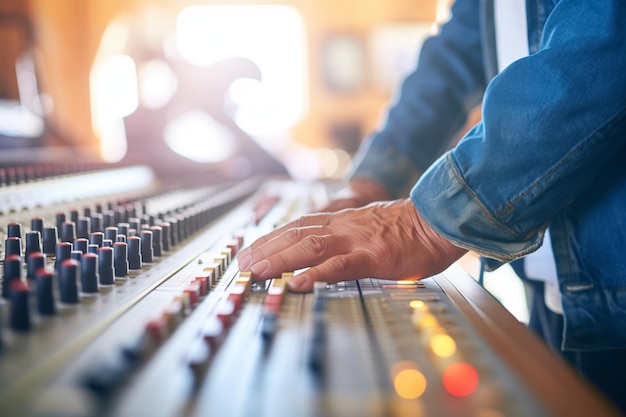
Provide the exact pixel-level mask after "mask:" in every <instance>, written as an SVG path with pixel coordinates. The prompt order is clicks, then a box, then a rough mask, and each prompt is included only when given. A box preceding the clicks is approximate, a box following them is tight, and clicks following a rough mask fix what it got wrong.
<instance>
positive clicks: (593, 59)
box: [411, 0, 626, 261]
mask: <svg viewBox="0 0 626 417" xmlns="http://www.w3.org/2000/svg"><path fill="white" fill-rule="evenodd" d="M624 22H626V3H625V2H623V1H621V0H611V1H609V0H603V1H600V2H584V1H576V0H560V1H559V2H558V3H557V4H556V5H555V7H554V8H553V9H552V11H551V13H550V14H549V16H548V17H547V19H546V21H545V24H543V26H542V28H540V29H543V35H542V37H541V43H540V44H539V47H538V49H537V51H536V52H534V53H532V54H531V55H530V56H528V57H525V58H522V59H520V60H518V61H516V62H514V63H513V64H511V65H510V66H509V67H507V68H506V69H505V70H504V71H503V72H502V73H500V74H499V75H498V76H496V77H495V78H494V79H493V80H492V82H491V83H490V85H489V86H488V88H487V90H486V92H485V96H484V99H483V119H482V122H481V123H479V124H478V125H476V126H475V127H474V128H472V129H471V130H470V131H469V132H468V133H467V134H466V135H465V137H464V138H463V139H462V141H461V142H460V143H459V144H458V145H457V147H456V148H455V149H453V150H451V151H449V152H448V153H447V154H446V155H444V156H443V157H441V158H440V159H439V160H438V161H437V162H436V163H435V164H433V165H432V166H431V167H430V168H429V170H428V171H427V172H426V173H425V174H424V175H423V176H422V178H421V179H420V181H419V182H418V183H417V184H416V185H415V187H414V188H413V190H412V191H411V199H412V201H413V203H414V204H415V206H416V207H417V209H418V210H419V211H420V213H421V214H422V216H424V218H425V220H426V221H427V222H428V223H429V224H430V225H431V226H432V227H433V228H435V230H437V231H438V232H439V233H441V234H442V235H443V236H445V237H446V238H448V239H449V240H450V241H452V242H453V243H455V244H457V245H458V246H461V247H464V248H467V249H470V250H474V251H476V252H478V253H480V254H482V255H485V256H488V257H492V258H494V259H498V260H501V261H510V260H512V259H516V258H518V257H520V256H522V255H524V254H526V253H529V252H532V251H533V250H535V249H536V248H537V247H538V246H539V245H540V244H541V240H542V236H543V230H545V228H546V227H547V225H548V224H549V222H550V219H551V218H553V217H554V216H555V214H556V213H557V212H558V211H559V210H561V209H563V208H564V207H565V206H567V205H568V204H569V203H571V202H572V201H574V200H575V199H576V198H577V196H578V195H580V194H581V193H582V192H583V191H584V190H585V189H586V188H587V187H589V185H590V184H591V183H592V182H593V180H594V178H595V177H597V175H598V174H599V173H600V172H601V171H602V169H603V167H604V166H606V165H608V163H609V161H610V160H611V158H613V157H614V155H615V154H616V153H617V151H618V150H619V149H621V148H623V147H624V146H625V144H626V127H625V126H626V77H624V69H625V68H626V26H625V25H624Z"/></svg>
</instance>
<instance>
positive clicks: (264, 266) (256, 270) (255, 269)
mask: <svg viewBox="0 0 626 417" xmlns="http://www.w3.org/2000/svg"><path fill="white" fill-rule="evenodd" d="M270 266H271V265H270V261H268V260H267V259H264V260H262V261H261V262H257V263H255V264H254V265H252V266H251V267H250V271H252V273H253V274H254V275H256V276H259V275H261V276H262V275H263V274H264V273H265V272H266V271H267V270H268V269H270Z"/></svg>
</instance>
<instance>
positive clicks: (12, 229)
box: [7, 223, 22, 239]
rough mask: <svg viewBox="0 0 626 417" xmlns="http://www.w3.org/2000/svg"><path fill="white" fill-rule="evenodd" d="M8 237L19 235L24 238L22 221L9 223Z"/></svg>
mask: <svg viewBox="0 0 626 417" xmlns="http://www.w3.org/2000/svg"><path fill="white" fill-rule="evenodd" d="M7 237H19V238H20V239H21V238H22V225H21V223H9V224H8V225H7Z"/></svg>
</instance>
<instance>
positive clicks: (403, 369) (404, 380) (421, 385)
mask: <svg viewBox="0 0 626 417" xmlns="http://www.w3.org/2000/svg"><path fill="white" fill-rule="evenodd" d="M391 375H392V378H393V387H394V389H395V391H396V394H398V396H399V397H400V398H404V399H406V400H413V399H416V398H420V397H421V396H422V395H423V394H424V392H425V391H426V387H427V383H426V377H425V376H424V374H422V373H421V372H420V371H419V369H418V367H417V364H415V363H414V362H411V361H401V362H397V363H395V364H394V365H393V367H392V368H391Z"/></svg>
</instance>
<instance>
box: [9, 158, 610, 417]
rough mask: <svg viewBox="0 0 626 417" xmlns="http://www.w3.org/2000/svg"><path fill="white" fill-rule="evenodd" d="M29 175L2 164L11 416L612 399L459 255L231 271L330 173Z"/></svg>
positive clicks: (580, 404) (545, 407) (585, 406)
mask: <svg viewBox="0 0 626 417" xmlns="http://www.w3.org/2000/svg"><path fill="white" fill-rule="evenodd" d="M29 172H30V171H28V170H23V171H21V174H20V172H17V174H16V171H11V172H9V173H7V172H3V173H2V175H0V182H3V183H4V184H2V186H0V210H1V212H0V221H2V222H3V224H4V225H6V228H3V229H4V230H2V231H0V237H1V240H0V242H2V254H1V255H0V257H1V259H2V301H1V303H2V304H1V310H0V312H1V317H0V416H2V417H20V416H35V417H57V416H59V417H60V416H63V417H74V416H77V417H78V416H81V417H82V416H84V417H90V416H93V417H100V416H124V417H125V416H128V417H136V416H153V417H159V416H162V417H174V416H198V417H199V416H268V417H270V416H271V417H280V416H285V417H294V416H310V417H313V416H359V417H361V416H399V417H401V416H417V417H420V416H439V417H442V416H459V417H466V416H467V417H470V416H472V417H504V416H520V417H521V416H533V417H541V416H546V417H547V416H567V417H572V416H585V417H587V416H590V415H593V416H601V415H602V416H611V415H614V414H613V413H612V411H611V409H610V408H608V406H607V405H606V404H605V402H604V401H603V400H602V399H601V398H599V397H598V396H597V395H596V394H595V393H594V392H592V391H591V390H590V389H589V388H588V387H587V386H586V385H584V384H583V383H582V382H581V381H580V380H579V379H578V378H576V377H575V376H574V373H573V372H572V371H571V370H570V369H569V368H567V367H566V366H565V365H564V364H563V363H562V362H560V361H559V360H558V359H557V358H556V357H555V356H553V355H552V354H551V353H550V352H549V351H548V350H547V349H546V348H545V347H544V346H543V345H542V344H541V343H540V342H539V341H538V340H537V339H535V338H534V337H533V336H532V335H531V334H530V333H529V332H528V331H527V330H526V329H525V327H524V326H523V325H522V324H520V323H519V322H517V321H516V320H515V319H514V318H513V317H512V316H511V315H510V314H508V313H507V312H506V310H504V308H503V307H502V306H501V305H500V304H499V303H498V302H497V301H496V300H495V299H493V298H492V297H491V296H490V295H489V294H488V293H487V292H486V291H484V290H483V289H482V288H481V287H480V286H479V285H478V284H477V283H476V282H475V281H474V280H473V279H472V278H470V277H469V276H468V275H467V274H466V273H465V272H464V271H463V270H462V269H461V268H459V267H457V266H453V267H451V268H450V269H449V270H447V271H445V272H444V273H442V274H440V275H437V276H434V277H431V278H428V279H425V280H422V281H414V280H409V281H400V282H394V281H384V280H379V279H361V280H358V281H352V282H341V283H339V284H334V285H325V284H324V283H318V284H317V285H316V287H315V290H314V291H313V292H312V293H309V294H293V293H289V292H288V291H287V290H286V286H285V284H286V282H287V281H288V280H289V279H290V277H291V276H293V273H294V272H295V273H297V271H288V272H285V273H284V274H282V275H281V276H277V277H275V278H274V279H272V280H269V281H267V282H253V281H252V280H251V278H250V276H249V275H248V274H247V273H246V272H244V271H239V270H238V267H237V262H236V259H235V255H236V253H237V251H238V250H240V249H241V248H242V247H243V246H244V245H246V244H248V243H250V242H252V241H253V240H254V239H255V238H256V237H258V236H260V235H262V234H264V233H266V232H268V231H270V230H272V228H274V227H275V226H276V225H277V224H281V223H283V222H285V221H287V220H288V219H290V218H293V217H294V216H297V215H298V214H301V213H303V212H306V211H307V210H309V209H310V208H311V207H312V204H313V203H314V202H316V201H320V200H322V199H324V198H325V188H324V187H323V186H322V185H321V184H296V183H294V182H292V181H288V180H264V181H261V180H254V179H251V180H244V181H237V182H233V183H226V182H219V183H216V184H210V185H201V186H197V185H196V186H192V185H187V186H181V185H176V186H172V185H168V186H164V185H163V184H160V183H159V182H158V181H157V180H156V179H155V178H154V176H153V175H152V172H151V170H150V169H149V168H146V167H141V166H135V167H125V168H115V169H103V170H90V171H82V172H80V173H74V174H72V173H69V172H63V173H60V172H57V171H53V172H52V173H46V175H45V176H43V177H41V178H39V177H32V176H30V177H29V176H26V174H28V173H29ZM18 174H20V175H22V177H24V178H23V179H22V180H19V178H18V177H19V175H18Z"/></svg>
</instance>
